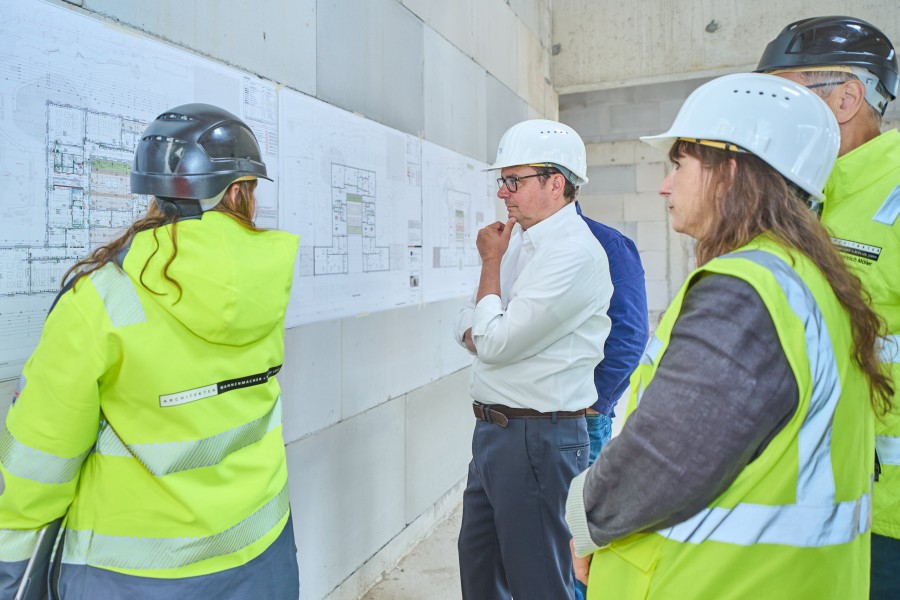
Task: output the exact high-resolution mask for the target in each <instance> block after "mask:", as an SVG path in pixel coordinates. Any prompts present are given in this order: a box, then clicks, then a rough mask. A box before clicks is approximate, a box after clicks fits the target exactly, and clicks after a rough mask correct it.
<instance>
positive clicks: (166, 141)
mask: <svg viewBox="0 0 900 600" xmlns="http://www.w3.org/2000/svg"><path fill="white" fill-rule="evenodd" d="M246 176H253V177H262V178H264V179H270V178H269V177H268V176H267V174H266V165H265V164H264V163H263V161H262V158H261V157H260V152H259V144H258V143H257V142H256V136H254V135H253V132H252V131H251V130H250V128H249V127H247V125H246V124H245V123H244V122H243V121H241V120H240V119H239V118H237V117H236V116H234V115H233V114H231V113H230V112H228V111H227V110H223V109H221V108H219V107H217V106H212V105H211V104H185V105H183V106H177V107H175V108H173V109H171V110H168V111H166V112H164V113H163V114H161V115H159V116H158V117H156V120H155V121H153V122H152V123H150V125H149V126H148V127H147V130H146V131H145V132H144V135H143V136H142V137H141V141H140V142H139V143H138V146H137V149H136V150H135V153H134V165H133V167H132V169H131V192H132V193H134V194H148V195H151V196H156V197H158V198H166V199H170V200H176V201H177V200H206V199H209V198H213V197H215V196H216V195H218V194H219V193H220V192H222V191H223V190H224V189H225V188H226V187H227V186H228V184H230V183H231V182H233V181H234V180H235V179H237V178H239V177H246Z"/></svg>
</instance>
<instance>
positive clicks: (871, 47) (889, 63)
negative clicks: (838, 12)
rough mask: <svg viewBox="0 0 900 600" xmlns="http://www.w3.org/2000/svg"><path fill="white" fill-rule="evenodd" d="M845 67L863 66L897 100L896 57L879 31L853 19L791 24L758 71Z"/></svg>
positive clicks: (765, 53) (771, 45) (766, 52)
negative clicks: (832, 66)
mask: <svg viewBox="0 0 900 600" xmlns="http://www.w3.org/2000/svg"><path fill="white" fill-rule="evenodd" d="M830 65H846V66H848V67H862V68H863V69H866V70H867V71H869V72H870V73H872V74H873V75H875V77H877V78H878V80H879V81H880V82H881V85H883V86H884V90H885V91H886V92H887V93H888V94H889V95H890V97H891V99H894V98H896V97H897V86H898V76H897V71H898V68H897V54H896V52H895V51H894V45H893V44H892V43H891V41H890V40H889V39H888V38H887V36H886V35H884V33H882V32H881V30H880V29H878V28H877V27H875V26H874V25H872V24H871V23H867V22H866V21H863V20H862V19H856V18H854V17H841V16H836V17H815V18H812V19H803V20H800V21H796V22H794V23H791V24H790V25H788V26H787V27H785V28H784V29H783V30H782V31H781V33H779V34H778V36H777V37H776V38H775V39H774V40H772V41H771V42H769V44H768V45H767V46H766V49H765V50H764V51H763V54H762V57H761V58H760V59H759V65H757V67H756V71H757V72H762V73H764V72H767V71H775V70H778V69H796V68H803V67H819V66H830Z"/></svg>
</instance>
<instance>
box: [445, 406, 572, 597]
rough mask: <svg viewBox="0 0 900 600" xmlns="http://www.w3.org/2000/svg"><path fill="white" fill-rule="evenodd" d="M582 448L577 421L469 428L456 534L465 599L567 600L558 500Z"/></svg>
mask: <svg viewBox="0 0 900 600" xmlns="http://www.w3.org/2000/svg"><path fill="white" fill-rule="evenodd" d="M589 446H590V443H589V440H588V435H587V427H586V425H585V420H584V418H583V417H581V418H576V419H555V420H554V419H549V418H548V419H510V420H509V425H508V426H507V427H506V428H503V427H500V426H499V425H496V424H493V423H487V422H484V421H478V422H477V423H476V425H475V433H474V436H473V438H472V462H471V463H469V480H468V485H467V487H466V491H465V495H464V496H463V519H462V529H461V530H460V534H459V570H460V578H461V581H462V595H463V598H464V599H467V600H508V599H509V598H510V597H515V599H516V600H529V599H533V600H548V599H553V600H567V599H571V598H574V589H575V584H574V573H573V571H572V558H571V554H570V551H569V540H570V539H571V537H572V536H571V534H570V533H569V529H568V527H567V526H566V522H565V518H564V516H565V500H566V495H567V494H568V491H569V482H571V480H572V478H573V477H575V475H577V474H578V473H580V472H581V471H583V470H584V469H586V468H587V466H588V451H589Z"/></svg>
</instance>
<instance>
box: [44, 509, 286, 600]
mask: <svg viewBox="0 0 900 600" xmlns="http://www.w3.org/2000/svg"><path fill="white" fill-rule="evenodd" d="M59 595H60V598H61V599H62V600H70V599H76V600H99V599H101V598H102V599H103V600H163V599H165V600H168V599H170V598H198V599H199V598H216V599H217V600H225V599H227V600H296V599H297V598H298V597H299V596H300V574H299V572H298V565H297V547H296V545H295V544H294V526H293V521H292V519H291V517H288V520H287V524H286V525H285V527H284V530H282V532H281V534H280V535H279V536H278V538H277V539H276V540H275V541H274V542H273V543H272V545H271V546H269V547H268V548H267V549H266V550H265V551H264V552H263V553H262V554H260V555H259V556H257V557H256V558H254V559H253V560H251V561H250V562H248V563H246V564H244V565H241V566H240V567H234V568H233V569H228V570H226V571H220V572H218V573H211V574H209V575H197V576H195V577H183V578H180V579H160V578H155V577H138V576H134V575H124V574H122V573H116V572H114V571H108V570H106V569H98V568H96V567H89V566H86V565H63V566H62V578H61V580H60V594H59Z"/></svg>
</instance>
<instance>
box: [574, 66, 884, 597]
mask: <svg viewBox="0 0 900 600" xmlns="http://www.w3.org/2000/svg"><path fill="white" fill-rule="evenodd" d="M642 139H643V140H644V141H646V142H648V143H650V144H652V145H654V146H656V147H659V148H669V158H670V160H671V161H672V164H673V169H672V171H671V172H670V173H669V175H668V176H667V177H666V178H665V180H664V181H663V183H662V185H661V187H660V195H661V196H662V197H663V198H664V199H665V201H666V204H667V206H668V208H669V212H670V214H671V218H672V227H673V229H674V230H675V231H678V232H681V233H685V234H687V235H690V236H691V237H693V238H695V239H696V240H697V246H696V256H697V262H698V265H699V267H698V269H697V270H696V271H694V272H693V273H692V274H691V275H689V276H688V279H687V281H686V282H685V284H684V286H683V287H682V288H681V290H680V291H679V292H678V294H677V295H676V296H675V299H674V300H673V301H672V304H671V305H670V306H669V308H668V309H667V310H666V312H665V315H664V317H663V319H662V321H661V322H660V325H659V327H658V328H657V330H656V333H655V335H654V337H653V339H652V340H651V341H650V343H649V344H648V346H647V350H646V351H645V354H644V356H643V358H642V359H641V364H640V366H639V367H638V369H637V371H636V372H635V375H634V376H633V378H632V382H631V390H632V392H631V399H630V402H629V408H628V418H627V420H626V422H625V426H624V428H623V430H622V433H621V434H620V435H619V436H618V437H616V438H615V439H613V440H611V441H610V442H609V444H608V445H607V446H606V448H604V450H603V452H602V453H601V454H600V456H599V457H598V459H597V462H595V463H594V465H593V466H592V467H591V468H590V469H589V470H588V471H586V472H585V473H582V474H581V475H579V476H578V477H576V478H575V479H574V480H573V482H572V485H571V489H570V492H569V498H568V502H567V509H566V518H567V522H568V523H569V526H570V528H571V531H572V534H573V553H574V555H575V559H574V560H575V563H576V573H578V574H579V576H580V577H581V578H583V579H586V578H587V577H589V579H588V581H587V583H588V599H589V600H596V599H598V598H616V599H628V598H651V599H652V598H738V599H743V598H746V599H750V598H767V599H770V598H774V599H795V598H833V599H835V600H837V599H844V598H859V597H862V596H864V595H865V594H866V593H867V591H868V586H869V537H870V536H869V515H870V506H871V479H872V476H873V464H872V460H871V458H872V455H873V452H874V421H875V415H876V414H880V413H883V412H884V411H885V410H886V409H888V408H889V407H890V403H891V395H892V393H893V390H892V388H891V381H890V379H889V377H888V376H887V374H886V373H885V372H884V371H883V370H882V366H881V364H880V363H879V361H878V355H877V340H878V335H879V334H880V333H881V331H882V328H883V323H882V322H881V320H880V319H879V318H878V316H877V315H876V314H875V313H874V312H873V311H872V309H871V308H869V306H868V305H867V304H866V302H865V300H864V297H863V294H862V291H861V286H860V282H859V280H858V279H857V278H856V277H855V276H853V275H852V274H851V273H850V271H849V270H848V269H847V267H846V266H845V265H844V262H843V261H842V260H841V258H840V256H839V255H838V253H837V252H836V251H835V250H834V248H833V247H832V245H831V241H830V239H829V238H828V235H827V233H826V232H825V230H824V229H823V228H822V226H821V225H820V224H819V222H818V220H817V218H816V216H815V214H814V213H813V212H812V211H810V210H809V208H808V207H807V204H806V200H808V199H809V198H812V199H814V200H816V201H818V200H821V198H822V191H821V190H822V187H823V186H824V184H825V181H826V179H827V177H828V174H829V172H830V170H831V167H832V165H833V163H834V160H835V158H836V157H837V153H838V145H839V128H838V124H837V121H836V120H835V118H834V115H833V114H832V113H831V111H830V110H829V109H828V106H827V105H826V104H825V103H824V102H823V101H822V100H821V99H820V98H819V97H818V96H816V95H815V94H814V93H812V92H811V91H809V90H807V89H806V88H804V87H802V86H800V85H797V84H795V83H792V82H790V81H786V80H784V79H781V78H778V77H773V76H770V75H762V74H740V75H730V76H726V77H721V78H718V79H715V80H713V81H711V82H709V83H707V84H705V85H703V86H701V87H700V88H698V89H697V90H696V91H695V92H694V93H693V94H691V95H690V97H689V98H688V99H687V100H686V101H685V103H684V105H683V106H682V108H681V110H680V112H679V113H678V116H677V117H676V118H675V122H674V123H673V125H672V127H671V128H670V129H669V131H667V132H666V133H663V134H661V135H657V136H650V137H646V138H642ZM591 556H592V558H591ZM588 571H589V575H588Z"/></svg>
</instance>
